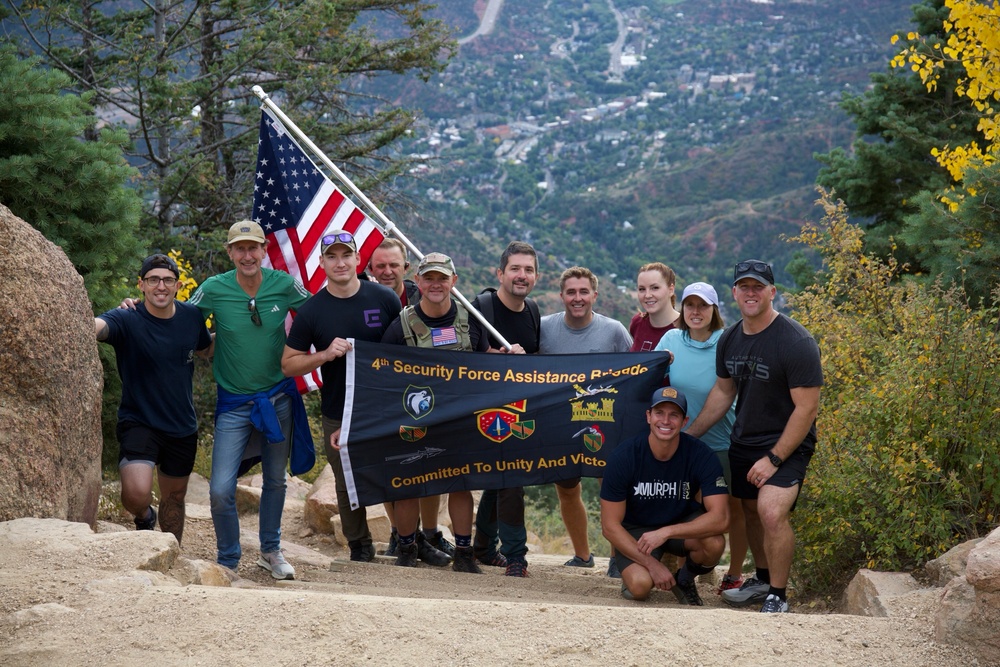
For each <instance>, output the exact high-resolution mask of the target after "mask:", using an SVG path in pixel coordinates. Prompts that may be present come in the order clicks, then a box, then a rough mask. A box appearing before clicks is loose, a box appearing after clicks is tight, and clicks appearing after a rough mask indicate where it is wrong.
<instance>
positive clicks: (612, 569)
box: [608, 556, 622, 579]
mask: <svg viewBox="0 0 1000 667" xmlns="http://www.w3.org/2000/svg"><path fill="white" fill-rule="evenodd" d="M608 576H609V577H611V578H612V579H621V578H622V573H621V571H619V569H618V561H617V560H615V557H614V556H612V557H611V560H609V561H608Z"/></svg>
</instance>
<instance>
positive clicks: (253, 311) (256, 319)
mask: <svg viewBox="0 0 1000 667" xmlns="http://www.w3.org/2000/svg"><path fill="white" fill-rule="evenodd" d="M247 310H249V311H250V321H251V322H253V325H254V326H255V327H259V326H260V325H261V323H260V313H259V312H257V299H256V297H250V300H249V301H247Z"/></svg>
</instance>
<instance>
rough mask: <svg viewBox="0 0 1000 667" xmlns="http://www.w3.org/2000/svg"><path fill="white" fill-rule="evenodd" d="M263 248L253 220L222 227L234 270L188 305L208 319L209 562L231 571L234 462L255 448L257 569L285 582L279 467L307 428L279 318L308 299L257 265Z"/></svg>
mask: <svg viewBox="0 0 1000 667" xmlns="http://www.w3.org/2000/svg"><path fill="white" fill-rule="evenodd" d="M267 243H268V242H267V240H266V239H265V237H264V231H263V229H261V227H260V225H258V224H257V223H255V222H252V221H249V220H244V221H241V222H237V223H236V224H234V225H233V226H232V227H230V229H229V238H228V241H227V243H226V251H227V253H228V254H229V258H230V259H231V260H232V261H233V264H234V266H235V268H234V269H233V270H232V271H227V272H226V273H222V274H219V275H217V276H212V277H211V278H208V279H207V280H205V282H203V283H202V284H201V286H200V287H199V288H198V290H197V291H196V292H195V293H194V296H192V297H191V300H190V303H191V304H193V305H195V306H197V307H198V308H200V309H201V312H202V314H203V315H205V316H206V317H208V316H212V317H213V319H214V321H215V360H214V363H213V373H214V375H215V381H216V383H217V385H218V402H217V403H216V409H215V440H214V444H213V447H212V479H211V482H210V484H209V495H210V498H211V506H212V521H213V523H214V524H215V537H216V545H217V547H218V562H219V564H220V565H222V566H224V567H227V568H229V569H231V570H236V568H237V566H238V564H239V561H240V557H241V555H242V550H241V549H240V523H239V516H238V515H237V513H236V478H237V476H238V474H239V472H240V464H241V461H243V460H244V459H247V458H251V457H253V456H255V455H258V450H259V456H260V458H261V465H262V469H263V470H262V472H263V479H264V481H263V489H262V490H261V498H260V552H261V553H260V558H259V559H258V561H257V564H258V565H259V566H260V567H263V568H264V569H266V570H268V571H270V572H271V575H272V576H273V577H274V578H275V579H292V578H294V577H295V570H294V569H293V568H292V566H291V565H289V564H288V562H287V561H286V560H285V558H284V556H283V555H282V553H281V513H282V510H283V508H284V505H285V465H286V463H287V461H288V454H289V449H290V447H291V442H292V438H293V427H294V432H295V436H296V437H309V436H308V429H309V427H308V424H307V423H306V419H305V410H304V408H303V407H302V398H301V396H299V392H298V390H297V388H296V387H295V381H294V380H293V379H292V378H286V377H285V375H284V374H283V373H282V372H281V353H282V350H284V347H285V318H286V317H287V315H288V312H289V311H290V310H297V309H298V308H299V306H301V305H302V304H303V303H305V302H306V300H307V299H308V298H309V297H310V296H311V295H310V294H309V292H308V291H307V290H306V289H305V287H303V286H302V283H300V282H299V281H298V280H296V279H295V278H293V277H292V276H291V275H289V274H288V273H285V272H284V271H276V270H273V269H267V268H264V267H263V266H261V263H262V262H263V261H264V257H265V256H266V254H267ZM293 415H294V419H293ZM303 430H304V435H303V433H302V432H303ZM310 442H311V438H310ZM310 446H311V445H310Z"/></svg>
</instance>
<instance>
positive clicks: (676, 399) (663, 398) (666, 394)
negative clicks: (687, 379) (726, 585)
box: [649, 387, 688, 417]
mask: <svg viewBox="0 0 1000 667" xmlns="http://www.w3.org/2000/svg"><path fill="white" fill-rule="evenodd" d="M660 403H673V404H674V405H676V406H677V407H679V408H680V409H681V412H683V413H684V416H685V417H687V413H688V402H687V398H686V397H685V396H684V394H683V393H681V392H679V391H677V390H676V389H674V388H673V387H660V388H659V389H657V390H656V391H654V392H653V398H651V399H650V401H649V409H650V410H652V409H653V408H655V407H656V406H657V405H659V404H660Z"/></svg>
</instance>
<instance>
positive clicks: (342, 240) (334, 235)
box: [319, 229, 358, 255]
mask: <svg viewBox="0 0 1000 667" xmlns="http://www.w3.org/2000/svg"><path fill="white" fill-rule="evenodd" d="M335 245H342V246H347V247H348V248H350V249H351V250H353V251H354V252H357V251H358V242H357V241H355V240H354V234H352V233H350V232H349V231H347V230H346V229H334V230H333V231H331V232H328V233H326V234H324V235H323V238H322V239H321V240H320V246H319V252H320V254H321V255H322V254H324V253H326V251H327V249H328V248H331V247H332V246H335Z"/></svg>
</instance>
